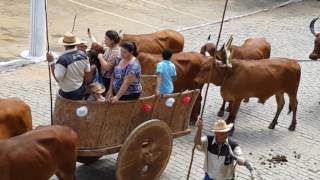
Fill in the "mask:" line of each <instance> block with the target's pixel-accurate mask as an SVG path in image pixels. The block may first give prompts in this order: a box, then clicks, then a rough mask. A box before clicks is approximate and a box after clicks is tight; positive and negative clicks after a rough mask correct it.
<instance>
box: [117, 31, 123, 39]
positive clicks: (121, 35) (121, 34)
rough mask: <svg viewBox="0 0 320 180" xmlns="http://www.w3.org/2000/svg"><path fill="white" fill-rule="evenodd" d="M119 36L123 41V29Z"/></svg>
mask: <svg viewBox="0 0 320 180" xmlns="http://www.w3.org/2000/svg"><path fill="white" fill-rule="evenodd" d="M118 34H119V37H120V39H123V31H122V29H120V30H119V32H118Z"/></svg>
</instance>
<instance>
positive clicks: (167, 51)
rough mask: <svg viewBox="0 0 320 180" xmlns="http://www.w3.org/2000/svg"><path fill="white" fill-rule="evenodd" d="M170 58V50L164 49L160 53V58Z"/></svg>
mask: <svg viewBox="0 0 320 180" xmlns="http://www.w3.org/2000/svg"><path fill="white" fill-rule="evenodd" d="M171 56H172V51H171V50H170V49H164V50H163V51H162V58H163V59H164V60H170V58H171Z"/></svg>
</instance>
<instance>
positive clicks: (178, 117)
mask: <svg viewBox="0 0 320 180" xmlns="http://www.w3.org/2000/svg"><path fill="white" fill-rule="evenodd" d="M198 94H199V90H192V91H185V92H182V93H175V94H170V95H159V96H154V95H153V96H148V97H142V98H140V99H138V100H135V101H119V102H117V103H112V104H111V103H106V102H93V101H72V100H68V99H65V98H62V97H61V96H59V95H57V99H56V104H55V111H54V121H53V124H60V125H67V126H69V127H71V128H73V129H74V130H75V131H76V132H77V134H78V136H79V139H80V141H79V142H80V143H79V155H83V156H96V155H104V154H111V153H114V152H117V151H119V148H120V147H121V145H122V143H123V142H124V141H125V139H126V138H127V136H128V135H129V134H130V132H131V131H132V130H133V129H134V128H136V127H137V126H138V125H140V124H141V123H143V122H145V121H148V120H151V119H160V120H162V121H164V122H166V123H167V124H168V126H169V127H170V129H171V130H172V133H173V135H174V136H175V137H177V136H182V135H185V134H188V133H190V129H189V120H190V115H191V111H192V108H193V105H194V102H195V100H196V98H197V96H198ZM168 98H173V99H174V100H175V102H174V104H173V105H172V106H171V107H169V106H167V105H166V101H167V99H168ZM81 107H86V108H87V110H88V113H87V114H86V115H85V116H83V117H79V116H78V115H77V113H76V112H77V110H78V109H79V108H81ZM159 136H161V135H159Z"/></svg>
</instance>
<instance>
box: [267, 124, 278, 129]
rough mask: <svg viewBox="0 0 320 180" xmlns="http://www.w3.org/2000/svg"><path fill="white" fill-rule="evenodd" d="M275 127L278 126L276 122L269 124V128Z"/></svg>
mask: <svg viewBox="0 0 320 180" xmlns="http://www.w3.org/2000/svg"><path fill="white" fill-rule="evenodd" d="M275 127H276V124H274V123H271V124H270V125H269V126H268V128H269V129H274V128H275Z"/></svg>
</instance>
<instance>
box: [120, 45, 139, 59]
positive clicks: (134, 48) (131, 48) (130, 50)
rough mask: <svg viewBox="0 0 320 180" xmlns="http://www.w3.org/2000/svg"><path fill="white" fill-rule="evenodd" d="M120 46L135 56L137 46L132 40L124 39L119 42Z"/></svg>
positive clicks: (136, 54)
mask: <svg viewBox="0 0 320 180" xmlns="http://www.w3.org/2000/svg"><path fill="white" fill-rule="evenodd" d="M120 47H122V48H125V49H126V50H128V51H129V53H131V54H132V55H133V56H135V57H137V56H138V52H137V46H136V44H135V43H134V42H131V41H125V42H122V43H121V44H120Z"/></svg>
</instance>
